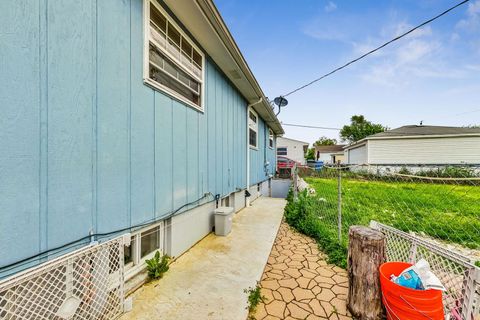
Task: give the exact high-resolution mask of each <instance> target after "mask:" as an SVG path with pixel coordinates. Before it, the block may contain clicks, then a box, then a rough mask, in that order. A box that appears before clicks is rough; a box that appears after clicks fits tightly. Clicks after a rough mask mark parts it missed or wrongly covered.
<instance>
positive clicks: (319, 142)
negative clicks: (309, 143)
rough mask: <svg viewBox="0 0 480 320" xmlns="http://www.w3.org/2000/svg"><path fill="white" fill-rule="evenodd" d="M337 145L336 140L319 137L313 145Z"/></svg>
mask: <svg viewBox="0 0 480 320" xmlns="http://www.w3.org/2000/svg"><path fill="white" fill-rule="evenodd" d="M336 144H337V139H331V138H328V137H325V136H323V137H320V138H319V139H318V140H317V141H315V142H314V143H313V145H314V146H317V147H318V146H333V145H336Z"/></svg>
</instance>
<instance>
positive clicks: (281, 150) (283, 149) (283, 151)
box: [277, 147, 287, 156]
mask: <svg viewBox="0 0 480 320" xmlns="http://www.w3.org/2000/svg"><path fill="white" fill-rule="evenodd" d="M286 155H287V148H286V147H278V148H277V156H286Z"/></svg>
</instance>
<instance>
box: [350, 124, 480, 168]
mask: <svg viewBox="0 0 480 320" xmlns="http://www.w3.org/2000/svg"><path fill="white" fill-rule="evenodd" d="M344 151H345V162H346V163H349V164H369V165H407V166H408V165H458V164H480V128H466V127H445V126H426V125H408V126H403V127H400V128H396V129H392V130H388V131H385V132H381V133H377V134H374V135H371V136H368V137H366V138H364V139H362V140H359V141H357V142H355V143H352V144H350V145H348V146H346V147H345V148H344Z"/></svg>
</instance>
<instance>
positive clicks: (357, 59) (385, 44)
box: [281, 0, 470, 97]
mask: <svg viewBox="0 0 480 320" xmlns="http://www.w3.org/2000/svg"><path fill="white" fill-rule="evenodd" d="M469 1H470V0H463V1H462V2H460V3H458V4H456V5H454V6H453V7H451V8H449V9H447V10H445V11H443V12H442V13H440V14H438V15H436V16H435V17H433V18H431V19H428V20H427V21H425V22H423V23H421V24H419V25H418V26H416V27H414V28H412V29H410V30H408V31H407V32H405V33H402V34H401V35H399V36H397V37H395V38H393V39H392V40H390V41H387V42H385V43H384V44H382V45H381V46H379V47H377V48H375V49H373V50H370V51H368V52H367V53H365V54H363V55H361V56H360V57H358V58H356V59H353V60H351V61H349V62H347V63H345V64H344V65H342V66H340V67H338V68H336V69H334V70H332V71H330V72H329V73H326V74H324V75H323V76H321V77H320V78H317V79H315V80H313V81H310V82H309V83H307V84H305V85H303V86H301V87H298V88H297V89H295V90H292V91H290V92H289V93H287V94H284V95H282V96H281V97H287V96H289V95H291V94H294V93H295V92H297V91H300V90H302V89H305V88H306V87H308V86H310V85H312V84H314V83H316V82H318V81H320V80H322V79H324V78H326V77H328V76H330V75H332V74H334V73H335V72H337V71H340V70H342V69H344V68H346V67H348V66H349V65H351V64H352V63H355V62H357V61H359V60H361V59H363V58H365V57H366V56H368V55H370V54H372V53H374V52H376V51H378V50H380V49H382V48H384V47H386V46H388V45H389V44H391V43H393V42H395V41H397V40H400V39H401V38H403V37H405V36H406V35H408V34H410V33H412V32H414V31H415V30H417V29H420V28H421V27H423V26H425V25H427V24H429V23H431V22H433V21H435V20H437V19H438V18H440V17H442V16H444V15H446V14H447V13H449V12H450V11H452V10H454V9H456V8H458V7H460V6H461V5H463V4H465V3H467V2H469Z"/></svg>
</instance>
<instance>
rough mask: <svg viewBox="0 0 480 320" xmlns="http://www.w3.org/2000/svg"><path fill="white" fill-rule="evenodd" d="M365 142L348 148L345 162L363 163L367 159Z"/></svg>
mask: <svg viewBox="0 0 480 320" xmlns="http://www.w3.org/2000/svg"><path fill="white" fill-rule="evenodd" d="M367 147H368V146H367V144H365V145H363V146H360V147H357V148H352V149H348V153H347V162H348V163H349V164H365V163H367V161H368V154H367Z"/></svg>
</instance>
